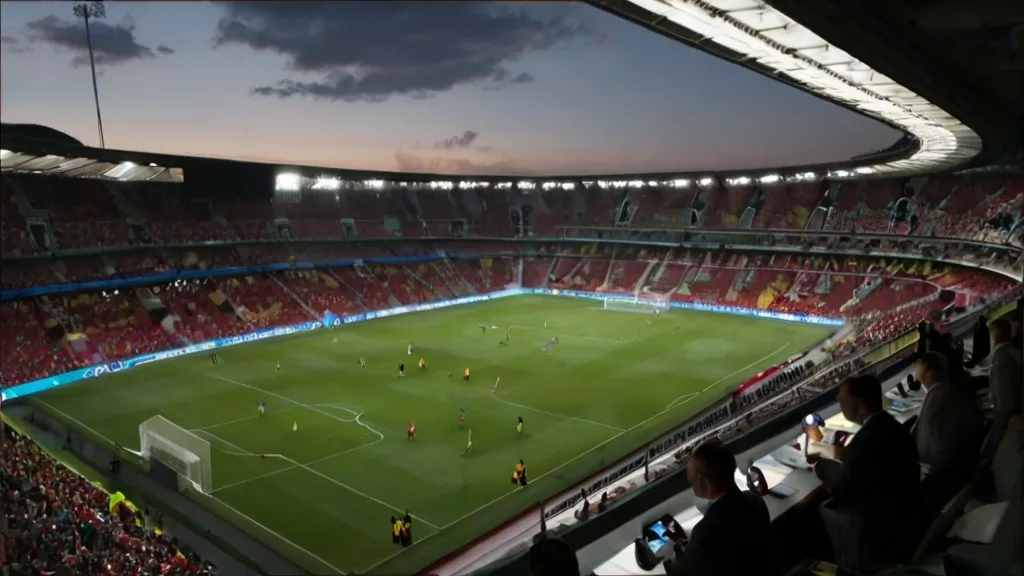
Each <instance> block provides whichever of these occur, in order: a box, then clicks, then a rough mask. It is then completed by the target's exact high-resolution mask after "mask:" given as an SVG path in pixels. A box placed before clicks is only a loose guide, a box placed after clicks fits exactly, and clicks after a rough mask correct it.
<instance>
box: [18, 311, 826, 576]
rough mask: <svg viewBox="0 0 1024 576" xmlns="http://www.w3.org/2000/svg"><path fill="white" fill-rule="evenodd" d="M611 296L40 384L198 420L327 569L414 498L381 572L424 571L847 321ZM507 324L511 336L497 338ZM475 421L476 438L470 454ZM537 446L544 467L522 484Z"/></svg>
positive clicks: (116, 434) (417, 319) (134, 435)
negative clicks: (516, 480)
mask: <svg viewBox="0 0 1024 576" xmlns="http://www.w3.org/2000/svg"><path fill="white" fill-rule="evenodd" d="M599 306H600V304H599V303H597V302H594V301H589V300H576V299H567V298H557V297H543V296H519V297H511V298H504V299H499V300H493V301H489V302H484V303H479V304H474V305H470V306H461V307H454V308H446V309H441V310H435V311H430V312H421V313H415V314H407V315H403V316H395V317H391V318H388V319H382V320H375V321H371V322H365V323H360V324H352V325H348V326H341V327H338V328H335V329H332V330H321V331H316V332H314V333H307V334H303V335H297V336H292V337H286V338H279V339H273V340H265V341H260V342H256V343H252V344H248V345H244V346H236V347H231V348H226V349H222V350H220V351H219V354H220V357H221V358H222V363H221V364H220V365H217V366H214V365H213V364H212V362H211V360H210V357H209V355H208V354H197V355H193V356H188V357H183V358H181V359H176V360H170V361H165V362H158V363H154V364H150V365H146V366H142V367H139V368H137V369H134V370H131V371H128V372H123V373H119V374H114V375H110V376H104V377H103V378H102V379H101V380H98V381H89V382H85V383H82V384H78V385H73V386H69V387H66V388H60V389H57V390H53V391H50V392H47V393H45V394H42V395H40V396H38V397H37V398H39V399H40V400H41V401H42V402H43V403H45V404H47V405H49V406H50V407H51V408H53V409H55V410H57V411H60V412H62V413H64V414H65V415H66V416H67V417H68V418H73V419H74V420H76V421H77V422H76V423H75V424H76V425H78V426H82V427H87V428H90V429H92V431H93V432H95V433H98V434H100V435H102V436H104V437H106V438H108V439H111V440H113V441H116V442H118V443H120V444H122V445H124V446H127V447H131V448H138V445H139V431H138V426H139V424H140V423H141V422H143V421H144V420H146V419H148V418H150V417H151V416H154V415H157V414H160V415H162V416H164V417H165V418H167V419H169V420H171V421H173V422H174V423H176V424H178V425H180V426H182V427H184V428H186V429H190V430H193V431H195V433H196V434H199V435H201V436H203V437H204V438H206V439H207V440H208V441H209V442H210V444H211V447H212V459H213V482H214V488H215V490H214V492H213V494H212V496H213V500H211V501H210V503H211V504H215V505H216V506H215V508H217V507H220V508H219V510H220V511H222V512H223V511H224V509H225V508H226V507H231V508H233V509H235V510H236V511H237V512H240V513H242V514H244V515H245V516H248V518H249V519H250V520H246V522H248V523H250V524H256V523H258V524H259V525H262V527H264V528H265V529H266V530H268V531H270V532H272V533H274V538H272V539H271V543H276V544H277V545H279V546H281V547H283V548H285V549H288V548H290V550H286V553H287V555H290V556H292V557H295V556H296V555H300V556H303V558H302V560H303V562H302V564H301V565H303V566H304V567H306V568H308V569H310V570H313V571H315V572H318V573H329V572H341V571H345V572H351V571H357V570H358V571H361V570H366V569H368V568H370V567H371V566H375V565H377V564H378V563H380V562H381V561H383V560H385V559H388V558H389V557H391V556H392V555H395V554H396V553H397V552H399V548H397V547H396V546H395V545H393V544H392V542H391V538H390V526H389V523H388V520H389V519H390V517H391V516H392V515H396V514H398V513H400V512H402V511H403V510H404V509H406V508H408V509H409V510H410V511H411V512H412V514H413V516H414V525H413V535H414V538H415V539H416V540H417V543H416V545H414V546H413V547H412V548H410V549H409V550H407V551H406V552H405V553H402V554H399V555H397V556H395V557H394V558H391V559H390V560H388V562H387V563H386V564H385V565H384V566H382V567H381V568H380V570H381V571H386V572H391V573H412V572H413V570H415V569H416V568H418V567H422V566H423V564H425V563H427V562H430V561H433V560H436V559H437V558H439V557H440V556H442V555H443V554H444V553H446V552H450V551H451V550H453V549H455V548H457V547H459V546H461V545H464V544H465V543H466V542H468V541H470V540H471V539H473V538H474V537H476V536H479V535H480V534H481V533H483V532H484V531H486V530H489V529H491V528H493V527H495V526H497V525H499V524H500V523H501V522H503V521H505V520H507V519H508V518H510V517H511V516H513V515H515V514H516V513H518V512H520V511H522V510H524V509H526V508H527V507H528V506H531V505H533V504H536V502H537V501H538V500H540V499H542V498H546V497H550V496H551V495H553V494H555V493H557V492H559V491H561V490H564V489H566V488H567V487H569V486H570V485H571V484H572V483H574V482H577V481H579V480H581V479H583V478H584V477H585V476H586V475H587V474H588V473H592V472H594V471H596V470H597V469H598V468H600V467H601V466H603V465H607V464H609V463H612V462H613V461H615V460H616V459H618V458H621V457H623V456H625V455H626V454H627V453H629V452H630V451H631V450H634V449H636V448H637V447H638V446H640V445H642V444H643V443H644V442H647V441H650V440H652V439H653V438H654V437H655V436H656V435H657V434H659V433H662V432H664V431H667V430H668V429H670V428H671V427H672V426H674V425H676V424H678V423H680V422H681V421H683V420H684V419H685V418H687V417H688V416H690V415H692V414H693V413H695V412H697V411H699V410H700V409H701V408H703V407H704V406H706V405H707V404H708V403H709V402H711V401H713V400H715V399H717V398H720V397H721V395H722V394H723V390H724V389H725V388H726V387H728V386H731V385H735V384H736V383H738V382H740V381H742V380H744V379H746V378H749V377H750V376H751V375H752V374H754V373H756V372H758V371H759V370H761V369H763V368H765V367H767V366H768V365H770V364H773V363H777V362H780V361H782V360H784V359H785V358H787V357H788V356H790V355H792V354H795V353H797V352H799V351H801V350H803V349H805V348H807V347H809V346H811V345H813V344H815V343H817V342H819V341H821V340H822V339H823V338H825V337H826V336H827V335H828V333H829V332H830V329H829V328H826V327H818V326H807V325H799V324H790V323H784V322H776V321H770V320H759V319H754V318H744V317H738V316H728V315H722V314H711V313H701V312H695V311H672V312H668V313H664V314H661V315H659V316H655V315H653V314H641V313H628V312H615V311H605V310H600V309H599ZM480 325H485V326H486V327H487V330H486V331H482V330H481V328H480ZM492 326H496V327H498V329H496V330H495V329H491V327H492ZM508 327H511V340H510V342H509V344H508V345H507V346H505V345H499V343H498V342H499V340H502V339H504V337H505V331H506V328H508ZM556 336H557V337H558V338H559V344H558V345H557V346H556V347H555V348H554V349H552V350H550V351H548V352H542V351H541V347H542V346H543V345H544V344H545V343H546V342H548V340H550V339H551V338H553V337H556ZM409 344H413V345H415V352H414V353H413V355H412V356H409V355H407V353H406V346H408V345H409ZM361 356H362V357H365V358H366V361H367V367H366V368H365V369H362V368H360V366H359V362H358V359H359V358H360V357H361ZM421 357H422V358H424V359H425V360H426V362H427V365H428V368H427V369H426V370H420V369H419V368H418V367H417V366H416V363H417V361H418V360H419V359H420V358H421ZM279 358H280V361H281V369H280V371H278V370H277V368H276V364H277V361H278V359H279ZM399 362H404V363H405V373H406V375H405V377H399V376H398V363H399ZM467 367H468V368H470V369H471V370H472V378H471V381H470V382H464V381H463V379H462V371H463V369H464V368H467ZM449 372H450V373H451V375H450V376H449ZM499 377H500V378H501V384H500V387H499V388H498V390H497V392H496V393H492V388H493V385H494V382H495V379H497V378H499ZM260 401H264V402H266V404H267V412H266V414H265V415H264V416H258V415H257V408H256V406H257V403H258V402H260ZM462 406H464V407H465V408H466V420H465V422H464V423H460V422H459V410H460V407H462ZM520 416H521V417H522V418H523V420H524V422H525V432H524V434H523V435H522V436H520V435H518V434H517V432H516V420H517V418H518V417H520ZM409 422H414V423H415V424H416V428H417V438H416V439H415V440H414V441H409V440H407V438H406V425H407V424H408V423H409ZM293 425H295V426H297V431H293ZM470 429H472V439H473V451H472V453H471V454H469V455H466V456H463V451H464V449H465V448H466V444H467V436H468V434H469V430H470ZM256 454H265V455H279V456H267V457H260V456H258V455H256ZM520 458H522V459H524V460H525V462H526V464H527V467H528V471H529V475H530V481H531V483H530V486H528V487H527V488H525V489H519V490H517V489H516V488H515V487H514V486H513V485H512V483H511V473H512V468H513V465H514V464H515V462H516V461H517V460H518V459H520ZM224 505H226V506H224ZM228 518H229V519H232V517H231V516H230V515H229V516H228ZM242 524H243V526H244V523H242ZM250 527H251V526H250Z"/></svg>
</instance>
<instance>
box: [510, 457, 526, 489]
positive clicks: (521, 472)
mask: <svg viewBox="0 0 1024 576" xmlns="http://www.w3.org/2000/svg"><path fill="white" fill-rule="evenodd" d="M512 483H513V484H519V485H520V486H526V464H524V463H523V460H522V459H520V460H519V462H516V467H515V468H514V469H513V470H512Z"/></svg>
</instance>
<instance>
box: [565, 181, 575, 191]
mask: <svg viewBox="0 0 1024 576" xmlns="http://www.w3.org/2000/svg"><path fill="white" fill-rule="evenodd" d="M575 189H576V185H575V184H573V183H572V182H566V183H565V184H562V190H575Z"/></svg>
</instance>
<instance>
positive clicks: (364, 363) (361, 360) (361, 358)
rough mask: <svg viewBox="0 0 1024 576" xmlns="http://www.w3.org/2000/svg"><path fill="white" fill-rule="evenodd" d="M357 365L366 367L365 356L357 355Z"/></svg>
mask: <svg viewBox="0 0 1024 576" xmlns="http://www.w3.org/2000/svg"><path fill="white" fill-rule="evenodd" d="M359 367H360V368H366V358H363V357H362V356H360V357H359Z"/></svg>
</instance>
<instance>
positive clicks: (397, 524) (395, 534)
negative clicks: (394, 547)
mask: <svg viewBox="0 0 1024 576" xmlns="http://www.w3.org/2000/svg"><path fill="white" fill-rule="evenodd" d="M401 542H402V521H401V520H399V519H398V518H395V517H394V516H392V517H391V543H392V544H400V543H401Z"/></svg>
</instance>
